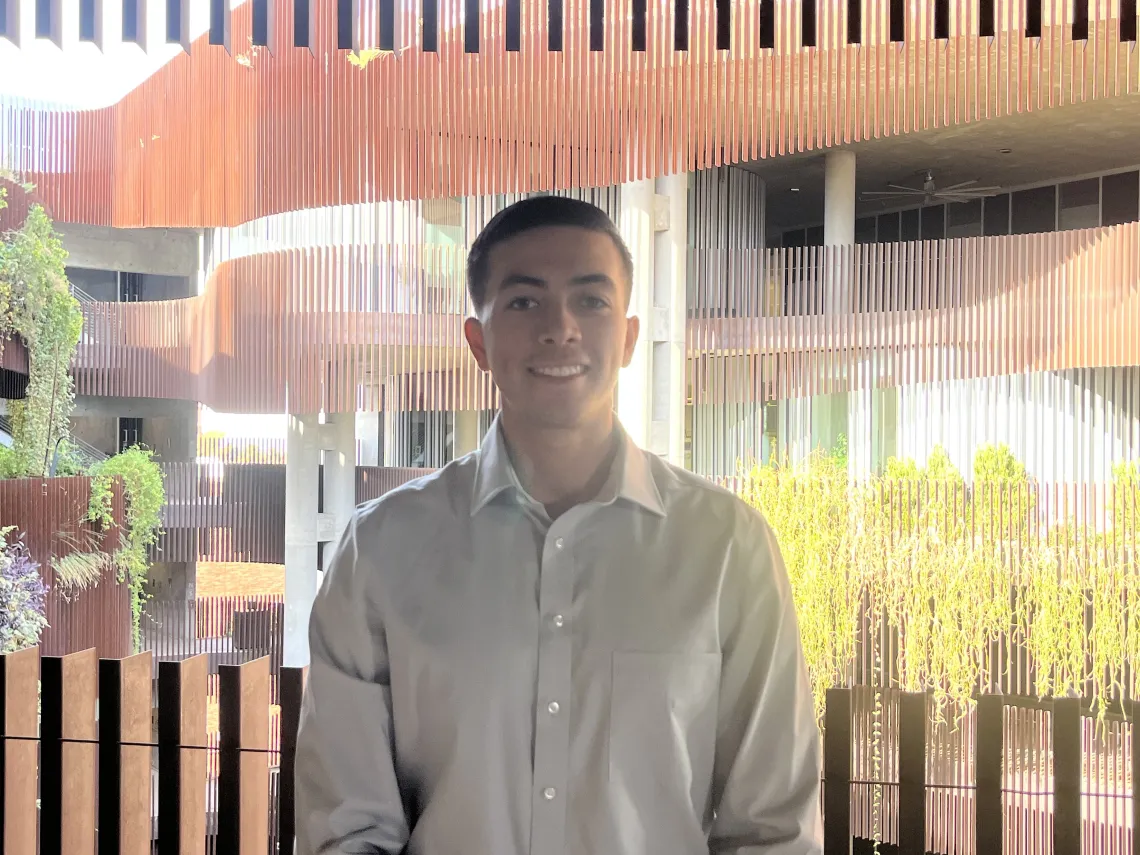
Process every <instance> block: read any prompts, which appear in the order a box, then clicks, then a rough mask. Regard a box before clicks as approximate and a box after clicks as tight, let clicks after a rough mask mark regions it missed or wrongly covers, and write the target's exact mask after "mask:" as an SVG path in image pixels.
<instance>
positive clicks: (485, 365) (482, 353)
mask: <svg viewBox="0 0 1140 855" xmlns="http://www.w3.org/2000/svg"><path fill="white" fill-rule="evenodd" d="M463 337H464V338H465V339H467V346H468V347H469V348H471V355H472V356H474V357H475V362H476V363H477V364H478V366H479V368H480V370H482V371H490V370H491V363H490V362H489V361H488V360H487V345H486V343H485V342H484V341H483V324H482V323H480V321H479V319H478V318H468V319H467V320H465V321H464V322H463Z"/></svg>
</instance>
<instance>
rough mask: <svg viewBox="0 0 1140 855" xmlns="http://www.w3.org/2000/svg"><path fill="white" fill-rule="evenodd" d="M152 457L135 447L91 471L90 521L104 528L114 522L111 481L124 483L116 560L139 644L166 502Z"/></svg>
mask: <svg viewBox="0 0 1140 855" xmlns="http://www.w3.org/2000/svg"><path fill="white" fill-rule="evenodd" d="M152 455H153V452H151V451H149V450H144V449H142V448H139V447H137V446H134V447H131V448H128V449H126V450H125V451H123V452H121V453H119V454H116V455H115V456H114V457H109V458H107V459H106V460H103V461H100V462H99V463H98V464H96V465H95V466H94V467H93V468H92V470H91V475H92V476H93V479H94V480H93V481H92V484H91V502H90V505H89V509H88V519H90V520H91V521H93V522H96V523H98V524H100V525H101V526H102V527H103V528H104V529H106V528H110V527H111V526H112V525H114V522H115V520H114V517H113V513H112V511H113V509H112V506H111V500H112V493H111V482H112V479H114V478H116V477H118V478H120V479H121V480H122V483H123V494H124V499H125V504H126V520H125V526H124V531H123V534H122V541H121V542H122V545H121V546H120V547H119V549H118V550H116V552H115V554H114V556H113V560H114V562H115V564H116V566H117V567H118V568H119V573H120V577H121V579H123V580H125V581H126V582H127V583H128V584H129V585H130V591H131V614H132V617H133V625H134V634H135V640H136V642H137V641H138V631H139V619H140V616H141V614H142V606H143V583H144V582H145V581H146V574H147V570H148V569H149V567H150V564H149V561H148V557H147V555H148V551H149V549H150V547H151V546H152V545H153V544H154V543H155V542H157V540H158V536H159V534H160V532H161V530H162V520H161V512H162V505H163V502H164V501H165V500H166V491H165V488H164V487H163V480H162V470H161V469H160V468H159V467H158V464H157V463H155V462H154V460H153V458H152Z"/></svg>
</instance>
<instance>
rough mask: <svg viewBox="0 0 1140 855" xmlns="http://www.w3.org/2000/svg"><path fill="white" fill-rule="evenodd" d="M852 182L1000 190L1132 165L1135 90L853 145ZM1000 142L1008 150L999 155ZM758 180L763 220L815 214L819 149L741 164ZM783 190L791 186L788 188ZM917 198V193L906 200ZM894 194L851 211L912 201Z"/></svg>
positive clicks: (1139, 131)
mask: <svg viewBox="0 0 1140 855" xmlns="http://www.w3.org/2000/svg"><path fill="white" fill-rule="evenodd" d="M847 148H848V149H849V150H850V151H853V152H855V154H856V157H857V160H856V174H857V178H856V181H857V190H858V192H859V193H863V192H865V191H868V190H886V189H888V188H887V184H888V183H894V184H902V185H905V186H910V187H920V186H922V175H923V173H924V172H925V170H927V169H930V170H933V172H934V180H935V183H936V185H937V186H941V187H945V186H948V185H950V184H956V183H958V182H959V181H971V180H977V182H978V184H979V186H980V185H996V186H999V187H1001V188H1003V189H1010V188H1022V187H1025V186H1029V185H1035V184H1046V183H1052V182H1055V181H1058V180H1061V179H1065V178H1071V177H1078V176H1082V175H1089V174H1092V173H1097V172H1107V171H1110V170H1112V169H1119V168H1123V167H1127V166H1133V165H1136V164H1138V163H1140V95H1129V96H1120V97H1116V98H1104V99H1101V100H1098V101H1089V102H1086V103H1083V104H1072V105H1066V106H1064V107H1055V108H1052V109H1045V110H1038V111H1034V112H1032V113H1022V114H1018V115H1013V116H1008V117H1004V118H1000V119H986V120H983V121H980V122H974V123H972V124H968V125H956V126H953V127H951V128H946V129H943V130H934V131H924V132H921V133H915V134H905V135H900V136H896V137H891V138H887V139H879V140H871V141H868V142H862V143H856V144H855V145H851V146H848V147H847ZM1002 149H1009V150H1010V151H1009V153H1008V154H1006V153H1002V152H1001V150H1002ZM742 167H743V168H744V169H748V170H751V171H753V172H756V173H758V174H760V175H762V176H763V177H764V179H765V181H766V183H767V187H768V228H769V230H772V231H780V230H783V229H786V228H792V227H795V226H803V225H817V224H819V223H822V222H823V176H824V154H823V153H820V152H809V153H804V154H797V155H791V156H788V157H782V158H774V159H771V160H762V161H756V162H753V163H748V164H742ZM792 188H799V189H798V192H795V191H793V189H792ZM917 201H920V200H916V202H917ZM915 204H916V203H915V202H911V203H909V204H907V203H906V202H900V201H898V200H892V201H891V202H889V203H884V202H864V201H859V202H857V206H856V210H857V214H858V216H866V215H868V214H874V213H878V212H880V211H888V210H894V209H898V208H904V207H914V206H915Z"/></svg>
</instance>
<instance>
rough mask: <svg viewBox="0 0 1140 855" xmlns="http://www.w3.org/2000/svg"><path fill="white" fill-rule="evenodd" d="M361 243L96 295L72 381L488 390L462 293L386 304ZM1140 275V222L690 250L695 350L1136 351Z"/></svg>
mask: <svg viewBox="0 0 1140 855" xmlns="http://www.w3.org/2000/svg"><path fill="white" fill-rule="evenodd" d="M356 252H357V249H356V248H351V247H350V248H342V249H337V250H328V251H311V252H305V253H297V252H281V253H270V254H267V255H259V256H251V257H246V258H241V259H236V260H234V261H232V262H228V263H226V264H225V265H223V266H222V267H220V268H219V269H218V271H217V273H216V275H215V276H214V277H213V278H212V279H211V280H210V283H209V285H208V287H207V290H206V293H204V294H203V295H201V296H198V297H192V298H189V299H185V300H172V301H164V302H152V303H129V304H107V303H91V304H84V314H85V318H86V332H87V336H86V338H85V342H86V343H84V344H81V345H80V348H79V353H78V356H77V359H76V374H77V376H76V385H77V391H78V392H79V393H80V394H102V395H122V396H142V397H186V398H188V399H192V400H199V401H201V402H203V403H205V404H207V405H208V406H212V407H215V408H217V409H227V408H228V409H232V410H239V409H240V410H242V411H247V412H282V411H283V409H284V406H285V389H286V387H288V389H289V396H290V406H292V407H293V408H294V409H296V408H297V407H298V406H302V407H309V408H310V409H311V410H312V411H316V410H318V409H320V408H321V407H322V406H323V407H324V409H325V410H326V411H327V412H340V411H351V410H356V409H359V407H360V397H359V396H360V389H361V384H362V383H365V380H366V379H367V378H382V377H384V376H389V377H395V376H402V377H405V378H408V379H409V381H412V382H413V383H414V384H418V385H419V386H422V387H423V388H428V387H430V388H431V389H435V388H436V387H439V389H441V390H445V391H441V392H440V394H439V397H440V398H441V401H442V404H444V405H446V406H445V408H447V409H486V408H488V407H489V406H490V401H491V395H492V392H491V389H490V386H489V384H488V383H487V382H486V378H485V377H484V376H482V375H481V373H480V372H479V371H478V370H477V368H476V366H475V365H474V362H473V361H472V360H471V359H470V357H469V355H468V354H467V352H466V345H465V343H464V341H463V336H462V324H461V323H460V320H461V315H460V314H459V312H458V311H457V305H455V304H446V308H445V309H444V310H443V311H440V310H439V309H438V308H435V309H433V306H432V305H431V304H430V303H423V304H421V305H420V306H419V309H418V311H417V312H415V313H407V312H401V313H395V314H389V313H383V312H379V313H378V312H376V311H374V310H372V309H373V306H372V305H371V304H368V303H367V302H365V301H363V300H362V298H361V296H360V294H361V292H360V291H359V288H358V287H357V286H356V285H351V283H353V282H355V281H357V280H354V279H353V278H352V277H351V276H349V275H348V271H350V270H356V269H359V265H360V263H361V261H362V260H361V259H359V258H355V257H354V253H356ZM368 252H369V253H371V251H370V250H369V251H368ZM368 257H369V258H371V255H370V254H369V256H368ZM1138 277H1140V224H1136V223H1132V224H1128V225H1123V226H1113V227H1108V228H1097V229H1089V230H1084V231H1068V232H1056V233H1049V234H1034V235H1017V236H1011V237H990V238H964V239H954V240H946V241H926V242H916V243H899V244H868V245H860V246H850V247H841V248H827V249H812V250H802V249H799V250H749V251H734V250H704V249H693V250H691V252H690V263H689V288H688V293H689V303H690V318H689V324H688V345H689V354H690V357H693V358H701V359H703V358H709V357H717V356H725V355H733V354H748V355H751V356H767V357H774V358H778V359H782V360H784V361H785V362H788V363H789V364H790V365H791V366H792V367H793V368H794V369H795V371H797V372H799V373H800V374H806V375H808V376H809V379H810V376H814V374H818V373H819V372H820V370H821V369H820V364H819V360H820V358H821V357H822V358H824V359H825V360H826V361H827V363H828V368H827V370H828V371H829V372H830V374H831V376H836V375H838V374H842V373H843V372H842V371H841V370H840V369H843V368H844V367H851V366H855V365H858V364H861V363H862V362H864V361H865V360H867V359H869V358H872V357H875V356H876V355H879V356H882V357H883V358H885V359H888V360H896V361H897V360H902V361H903V362H905V366H904V365H903V364H902V362H900V363H899V365H898V366H896V367H897V368H898V369H899V370H898V371H895V372H893V374H894V375H895V376H900V377H901V376H914V377H915V378H918V377H921V378H925V379H927V380H936V379H940V377H941V375H940V374H939V371H942V370H944V369H942V368H940V367H939V365H938V364H937V363H938V360H937V359H935V358H934V357H935V356H936V355H937V354H940V353H944V352H946V351H948V350H952V351H955V352H958V353H960V354H963V357H962V359H960V360H959V364H956V366H955V367H954V369H953V370H954V372H956V373H955V376H957V377H980V376H995V375H999V374H1010V373H1016V372H1020V371H1027V370H1060V369H1064V368H1077V367H1081V368H1085V367H1101V366H1105V365H1125V364H1137V363H1140V352H1138V350H1140V342H1137V339H1136V337H1135V336H1134V335H1133V334H1132V331H1133V330H1135V329H1136V328H1137V327H1138V324H1140V302H1138V300H1140V297H1138V295H1137V293H1136V283H1137V281H1138ZM330 283H331V286H330ZM454 284H455V283H451V284H449V286H448V288H449V289H451V290H454V289H453V288H451V285H454ZM350 285H351V287H350ZM904 369H905V370H904ZM848 373H850V372H848ZM370 382H373V383H374V384H375V382H376V381H375V380H374V379H373V380H372V381H370ZM811 382H813V383H814V382H816V381H811ZM819 382H822V379H821V380H819ZM914 382H917V380H916V381H914ZM809 386H810V384H809ZM805 388H807V387H805ZM811 388H814V387H811ZM835 391H838V389H836V390H835ZM377 394H379V393H377ZM302 402H304V403H303V404H302Z"/></svg>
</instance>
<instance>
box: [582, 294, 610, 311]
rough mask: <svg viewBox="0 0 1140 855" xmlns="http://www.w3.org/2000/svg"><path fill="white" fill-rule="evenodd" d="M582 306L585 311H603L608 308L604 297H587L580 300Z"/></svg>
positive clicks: (607, 302)
mask: <svg viewBox="0 0 1140 855" xmlns="http://www.w3.org/2000/svg"><path fill="white" fill-rule="evenodd" d="M582 305H583V306H585V307H586V308H587V309H595V310H596V309H605V308H608V307H609V301H607V300H606V299H605V298H604V297H595V296H593V295H587V296H585V297H583V298H582Z"/></svg>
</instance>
